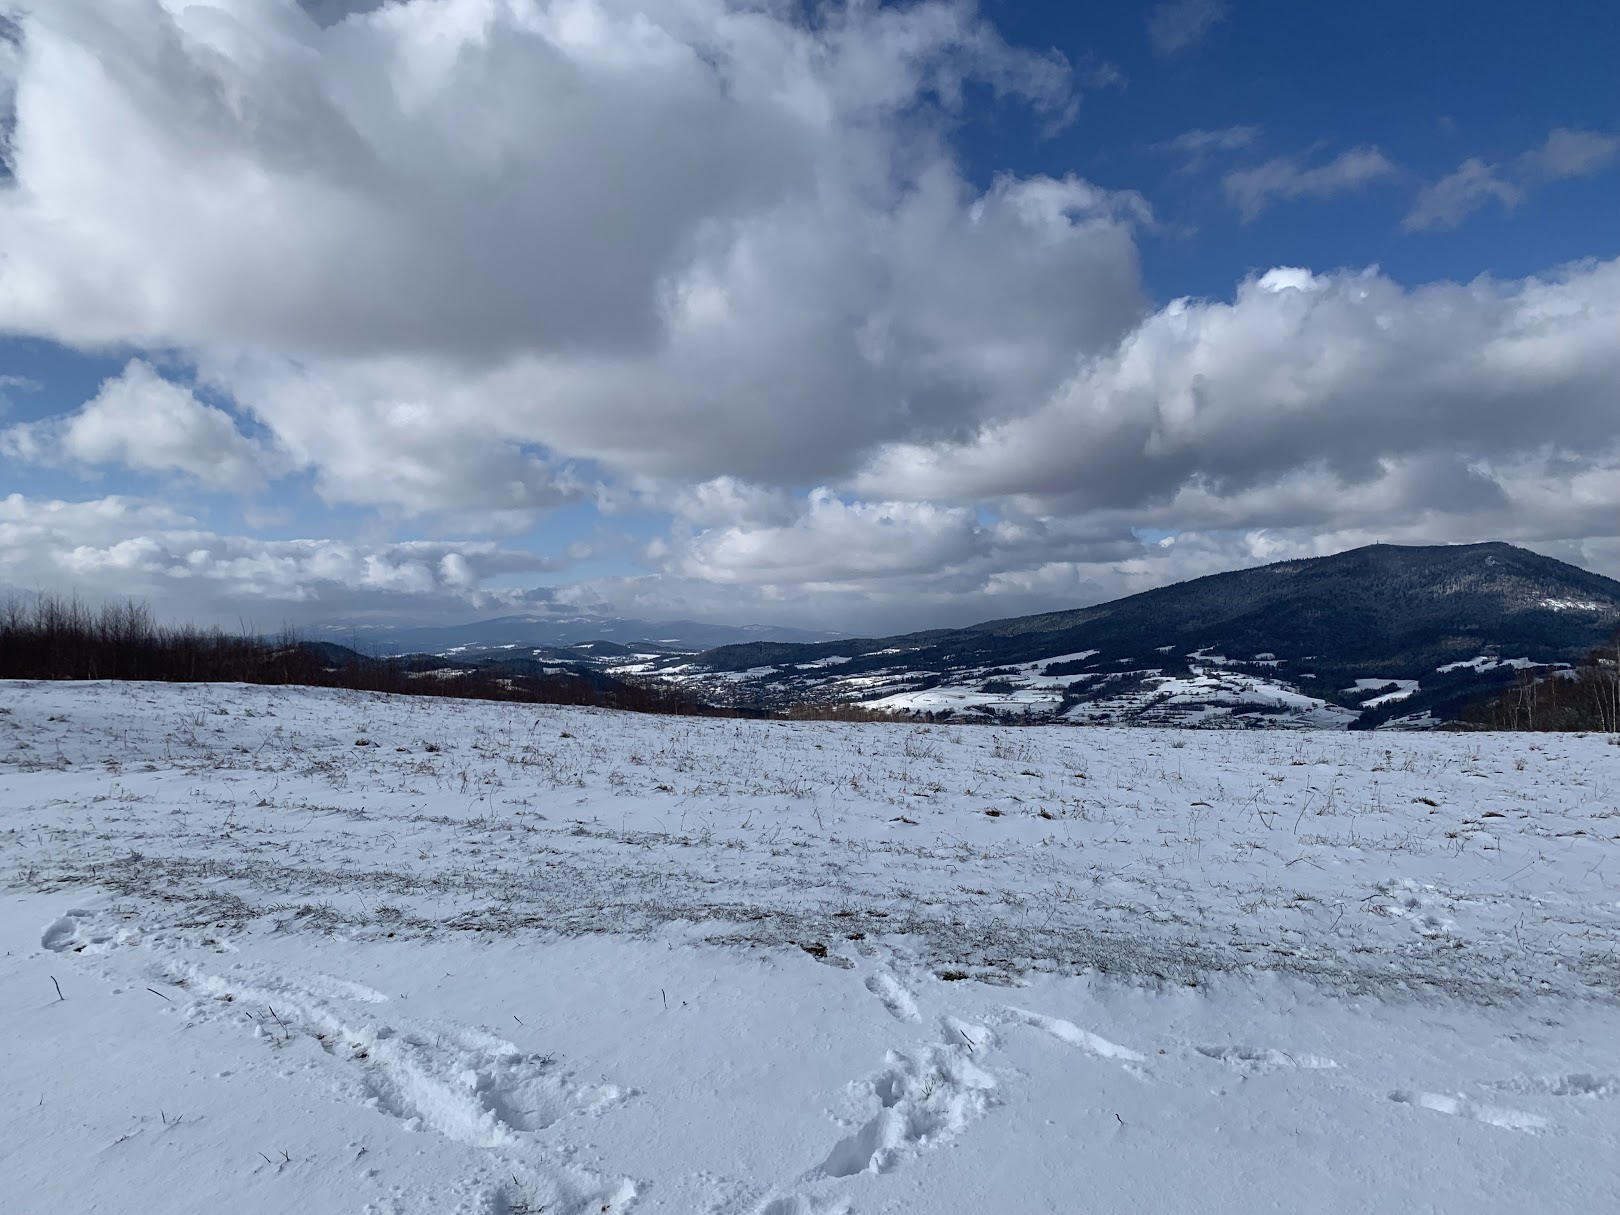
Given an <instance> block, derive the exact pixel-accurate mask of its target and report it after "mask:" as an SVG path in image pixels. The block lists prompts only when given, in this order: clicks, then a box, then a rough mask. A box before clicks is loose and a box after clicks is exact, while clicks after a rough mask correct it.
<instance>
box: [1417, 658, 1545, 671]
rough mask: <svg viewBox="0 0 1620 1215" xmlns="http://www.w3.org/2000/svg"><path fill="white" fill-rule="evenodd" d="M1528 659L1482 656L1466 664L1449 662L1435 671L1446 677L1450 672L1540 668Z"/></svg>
mask: <svg viewBox="0 0 1620 1215" xmlns="http://www.w3.org/2000/svg"><path fill="white" fill-rule="evenodd" d="M1538 665H1540V664H1538V663H1535V662H1532V661H1531V660H1530V659H1528V658H1493V657H1491V656H1490V655H1489V654H1481V655H1480V656H1479V657H1478V658H1470V659H1468V660H1467V661H1465V662H1448V663H1446V665H1445V666H1443V667H1436V668H1435V670H1436V671H1438V672H1439V673H1440V674H1442V675H1444V674H1446V673H1447V672H1449V671H1461V670H1475V671H1494V670H1495V669H1496V668H1497V667H1511V668H1513V669H1514V670H1515V671H1522V670H1524V669H1525V668H1526V667H1533V666H1538Z"/></svg>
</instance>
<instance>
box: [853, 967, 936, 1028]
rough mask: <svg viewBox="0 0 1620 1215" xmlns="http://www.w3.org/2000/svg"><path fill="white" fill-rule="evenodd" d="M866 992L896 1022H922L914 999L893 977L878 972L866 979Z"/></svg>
mask: <svg viewBox="0 0 1620 1215" xmlns="http://www.w3.org/2000/svg"><path fill="white" fill-rule="evenodd" d="M866 990H867V991H869V992H871V993H872V994H873V995H874V996H876V997H877V998H878V999H879V1000H881V1001H882V1002H883V1007H884V1008H886V1009H888V1010H889V1015H890V1016H892V1017H893V1018H894V1019H895V1020H896V1021H920V1020H922V1014H921V1013H920V1012H918V1011H917V1001H916V999H915V997H913V996H912V994H911V993H910V992H909V991H907V990H906V989H905V988H904V987H902V986H901V985H900V981H899V980H898V979H896V978H895V977H894V976H893V975H891V974H888V973H886V972H884V971H881V970H880V971H878V972H877V973H876V974H873V975H871V976H869V977H868V978H867V980H866Z"/></svg>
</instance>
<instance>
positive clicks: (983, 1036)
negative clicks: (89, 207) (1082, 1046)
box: [784, 1017, 997, 1211]
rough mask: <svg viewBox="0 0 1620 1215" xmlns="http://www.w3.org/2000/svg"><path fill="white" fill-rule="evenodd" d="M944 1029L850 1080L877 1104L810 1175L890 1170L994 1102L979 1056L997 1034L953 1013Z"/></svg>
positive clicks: (975, 1117) (993, 1085)
mask: <svg viewBox="0 0 1620 1215" xmlns="http://www.w3.org/2000/svg"><path fill="white" fill-rule="evenodd" d="M941 1031H942V1040H941V1041H940V1042H937V1043H935V1044H933V1045H929V1046H924V1047H922V1048H920V1049H918V1050H915V1051H911V1052H906V1051H890V1052H889V1053H888V1054H887V1056H886V1057H885V1060H884V1062H885V1066H884V1068H883V1070H881V1071H880V1072H878V1073H877V1075H875V1076H873V1077H872V1078H871V1079H869V1080H865V1081H862V1082H860V1083H859V1084H857V1085H854V1086H852V1087H853V1088H854V1089H856V1091H857V1092H859V1093H860V1094H862V1095H863V1096H865V1097H867V1098H868V1099H870V1098H876V1100H877V1103H878V1107H879V1108H878V1110H877V1112H876V1113H875V1114H873V1115H872V1116H871V1117H869V1118H867V1119H866V1121H864V1122H863V1123H861V1125H860V1126H859V1127H857V1128H856V1129H855V1130H854V1131H853V1132H852V1133H850V1134H849V1135H846V1136H845V1137H844V1138H843V1139H840V1140H839V1141H838V1142H837V1143H836V1144H834V1145H833V1149H832V1151H831V1152H829V1153H828V1154H827V1158H826V1159H825V1160H823V1161H822V1162H821V1164H820V1165H819V1166H818V1167H817V1168H816V1169H814V1170H812V1174H811V1175H812V1177H854V1176H856V1175H857V1174H860V1173H887V1172H891V1171H893V1170H894V1169H896V1168H898V1167H899V1166H900V1165H901V1164H903V1163H904V1162H905V1161H907V1160H909V1159H911V1158H912V1157H915V1156H917V1155H919V1154H921V1153H922V1152H925V1151H928V1150H931V1149H933V1148H936V1147H939V1146H940V1145H941V1144H943V1143H946V1142H948V1141H950V1140H951V1139H954V1138H955V1137H956V1136H957V1135H959V1134H961V1133H962V1131H964V1130H966V1129H967V1128H968V1127H969V1126H971V1125H972V1124H973V1123H974V1122H977V1121H978V1120H979V1119H980V1118H982V1117H983V1116H984V1115H985V1113H986V1112H987V1111H988V1110H989V1109H990V1108H991V1107H992V1106H994V1105H995V1104H996V1101H997V1099H996V1078H995V1076H993V1075H991V1073H990V1072H988V1071H987V1070H985V1069H984V1068H983V1067H981V1066H980V1064H979V1062H978V1059H979V1058H980V1057H982V1055H983V1054H984V1052H985V1051H987V1050H988V1049H990V1048H991V1047H993V1046H994V1045H995V1036H994V1035H993V1034H992V1033H991V1032H990V1030H989V1029H987V1028H986V1027H984V1026H982V1025H969V1024H967V1023H965V1022H962V1021H958V1020H956V1019H955V1018H954V1017H946V1018H944V1019H943V1020H942V1021H941ZM791 1210H792V1208H784V1211H791Z"/></svg>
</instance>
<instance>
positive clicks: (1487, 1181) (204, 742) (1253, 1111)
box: [0, 683, 1620, 1215]
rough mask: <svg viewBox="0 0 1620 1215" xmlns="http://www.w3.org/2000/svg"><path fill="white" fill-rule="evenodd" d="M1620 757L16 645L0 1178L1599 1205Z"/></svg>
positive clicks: (536, 1198)
mask: <svg viewBox="0 0 1620 1215" xmlns="http://www.w3.org/2000/svg"><path fill="white" fill-rule="evenodd" d="M361 740H364V745H357V743H359V742H360V741H361ZM1617 778H1620V747H1615V746H1610V745H1608V744H1607V743H1606V741H1605V740H1603V739H1601V738H1595V737H1593V738H1577V737H1572V736H1477V735H1476V736H1454V735H1432V734H1431V735H1396V736H1391V735H1376V736H1375V735H1372V734H1345V733H1325V732H1310V731H1306V732H1300V733H1291V734H1271V733H1247V732H1245V733H1229V732H1228V733H1221V734H1186V733H1175V732H1170V731H1157V730H1152V729H1138V730H1130V731H1127V730H1112V729H1103V728H1093V729H1079V730H1066V731H1030V730H1021V729H1011V728H998V727H950V728H927V727H907V726H851V725H837V724H832V723H805V724H791V725H790V724H785V723H767V722H737V721H716V720H686V719H670V718H655V717H636V716H629V715H623V714H615V713H608V712H600V711H591V710H563V709H551V708H543V707H539V708H537V707H532V706H524V707H513V706H501V705H491V704H480V703H471V702H460V703H458V702H445V701H435V700H426V699H423V700H418V699H413V698H390V697H380V696H369V695H354V694H347V693H340V692H321V691H303V690H296V689H266V688H244V687H237V686H212V687H176V686H155V685H139V684H129V685H118V686H109V685H97V684H75V685H22V684H16V683H11V684H0V875H3V881H4V882H5V883H6V889H5V890H4V892H0V936H3V941H4V943H3V945H0V1023H3V1024H4V1025H5V1026H6V1028H7V1032H6V1033H5V1034H4V1035H0V1052H3V1053H0V1074H4V1075H5V1077H6V1083H5V1084H4V1085H3V1086H0V1178H4V1179H5V1185H4V1192H5V1194H6V1195H7V1198H6V1204H5V1210H6V1211H7V1212H8V1213H9V1212H12V1211H17V1212H27V1213H33V1212H42V1213H43V1212H52V1213H53V1215H54V1213H55V1212H59V1211H65V1210H66V1211H80V1210H84V1211H89V1210H104V1211H158V1210H161V1211H166V1212H168V1211H174V1212H192V1211H196V1212H203V1211H207V1212H217V1211H220V1210H232V1211H244V1212H284V1211H290V1210H297V1211H306V1212H316V1213H325V1212H339V1211H342V1212H361V1211H366V1212H378V1213H382V1212H395V1213H400V1215H404V1213H415V1212H423V1213H426V1212H452V1211H462V1212H490V1213H504V1215H517V1213H519V1212H525V1211H527V1212H538V1211H542V1210H544V1211H547V1212H569V1213H574V1215H582V1213H583V1212H587V1211H590V1212H623V1211H629V1210H635V1211H638V1212H640V1211H661V1212H714V1213H726V1215H808V1213H818V1215H827V1213H829V1212H885V1211H887V1212H928V1213H930V1215H933V1213H944V1215H949V1213H953V1212H963V1213H966V1212H986V1211H1026V1210H1027V1211H1073V1210H1087V1209H1095V1210H1101V1211H1120V1210H1144V1211H1166V1212H1177V1213H1180V1212H1187V1211H1209V1212H1222V1213H1225V1212H1232V1213H1237V1212H1244V1213H1246V1212H1251V1211H1255V1210H1262V1209H1285V1210H1290V1211H1347V1210H1351V1211H1359V1210H1365V1211H1375V1210H1376V1211H1384V1210H1428V1211H1446V1212H1451V1211H1455V1212H1492V1211H1500V1212H1524V1211H1576V1212H1585V1211H1591V1212H1597V1211H1605V1210H1608V1209H1610V1207H1611V1205H1612V1197H1613V1192H1614V1179H1615V1173H1614V1166H1613V1161H1614V1160H1615V1159H1616V1158H1617V1149H1620V1101H1617V1100H1616V1098H1617V1097H1620V1012H1617V1006H1616V995H1617V990H1620V989H1617V983H1620V951H1617V949H1616V945H1617V943H1620V889H1617V885H1616V880H1615V877H1614V875H1613V873H1612V872H1611V871H1612V870H1613V866H1614V863H1615V852H1616V848H1617V847H1620V805H1617V803H1616V800H1615V797H1614V795H1613V792H1612V791H1613V790H1614V789H1615V788H1616V787H1620V779H1617ZM58 987H60V990H61V996H62V997H63V998H60V999H59V998H58V994H57V988H58Z"/></svg>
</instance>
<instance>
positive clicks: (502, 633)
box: [320, 615, 840, 654]
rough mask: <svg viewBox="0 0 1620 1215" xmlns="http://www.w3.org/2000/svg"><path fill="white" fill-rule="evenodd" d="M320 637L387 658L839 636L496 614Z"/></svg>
mask: <svg viewBox="0 0 1620 1215" xmlns="http://www.w3.org/2000/svg"><path fill="white" fill-rule="evenodd" d="M320 632H321V634H322V636H323V639H325V640H330V641H336V642H340V643H342V644H345V645H357V646H360V647H363V648H368V649H372V650H376V651H379V652H386V653H391V654H403V653H430V654H486V653H488V654H493V653H497V652H502V651H512V650H529V649H540V650H550V649H559V648H565V647H572V646H580V645H585V644H587V643H590V642H610V643H614V644H617V645H621V646H641V647H650V648H652V649H654V650H657V651H667V652H670V653H687V654H689V653H695V652H697V651H699V650H706V649H711V648H713V647H716V646H724V645H729V644H735V643H740V642H747V641H754V640H758V641H766V642H776V643H809V642H818V641H827V640H831V639H833V638H836V637H838V636H840V634H837V633H828V632H816V631H814V630H811V629H794V628H784V627H781V626H778V625H767V624H754V625H725V624H705V623H702V622H700V621H695V620H637V619H634V618H628V617H618V616H591V615H581V616H543V615H512V616H498V617H495V618H494V619H491V620H477V621H473V622H470V623H468V624H453V625H428V626H415V627H404V628H400V627H394V626H390V625H375V624H342V623H340V624H332V625H328V626H326V627H325V628H323V629H321V630H320Z"/></svg>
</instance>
